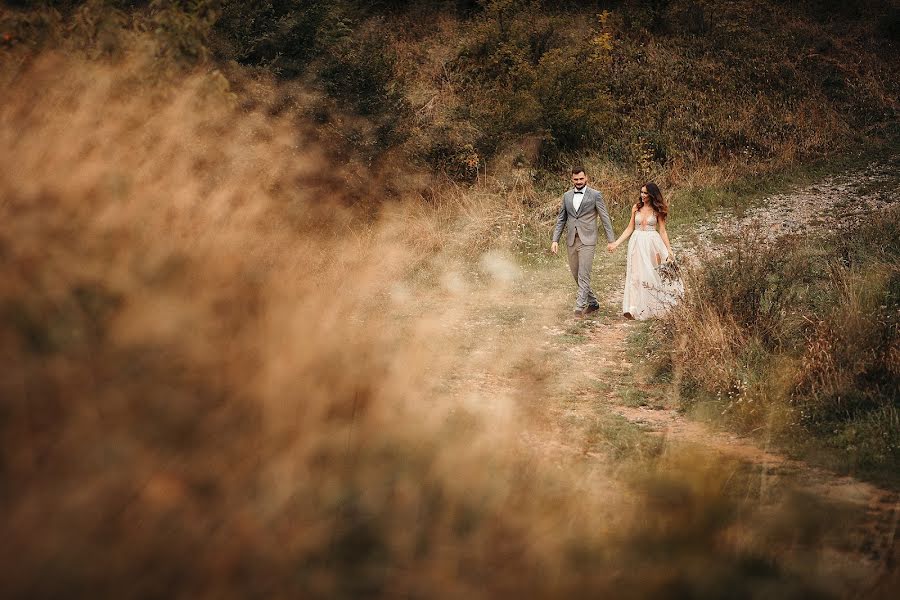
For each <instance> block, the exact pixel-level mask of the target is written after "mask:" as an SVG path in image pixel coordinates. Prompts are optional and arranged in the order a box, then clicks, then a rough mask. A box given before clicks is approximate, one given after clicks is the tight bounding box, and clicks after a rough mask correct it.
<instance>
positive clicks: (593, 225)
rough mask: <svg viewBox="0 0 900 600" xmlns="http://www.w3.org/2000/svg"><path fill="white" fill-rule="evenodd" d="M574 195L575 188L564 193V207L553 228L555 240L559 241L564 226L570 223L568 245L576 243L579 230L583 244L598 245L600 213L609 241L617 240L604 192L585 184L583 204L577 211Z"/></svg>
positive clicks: (560, 210)
mask: <svg viewBox="0 0 900 600" xmlns="http://www.w3.org/2000/svg"><path fill="white" fill-rule="evenodd" d="M574 196H575V188H572V189H571V190H569V191H568V192H566V193H565V194H563V198H562V207H561V208H560V209H559V215H558V216H557V217H556V229H554V230H553V241H554V242H558V241H559V238H560V236H562V230H563V227H565V226H566V223H568V225H569V228H568V229H569V231H568V235H567V236H566V244H567V245H569V246H572V245H573V244H575V232H578V237H579V238H580V239H581V243H582V244H584V245H585V246H596V245H597V216H598V215H599V216H600V220H601V221H602V222H603V229H605V230H606V239H607V241H609V242H613V241H615V239H616V238H615V236H614V235H613V228H612V222H611V221H610V220H609V213H608V212H607V211H606V204H605V203H604V202H603V194H601V193H600V192H599V191H598V190H595V189H594V188H591V187H588V186H585V188H584V198H583V199H582V200H581V205H580V206H579V207H578V210H577V211H576V210H575V205H574V204H573V203H572V199H573V198H574Z"/></svg>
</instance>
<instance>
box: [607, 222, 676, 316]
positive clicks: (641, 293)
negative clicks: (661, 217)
mask: <svg viewBox="0 0 900 600" xmlns="http://www.w3.org/2000/svg"><path fill="white" fill-rule="evenodd" d="M668 258H669V250H668V249H667V248H666V245H665V243H664V242H663V241H662V237H660V235H659V232H658V231H656V230H655V229H649V230H640V229H636V230H635V231H634V233H632V234H631V239H629V240H628V262H627V267H626V269H625V295H624V297H623V298H622V314H630V315H631V316H632V317H634V318H635V319H639V320H644V319H650V318H653V317H658V316H660V315H662V314H663V313H665V312H666V311H667V310H668V309H669V308H671V307H672V306H673V305H674V304H675V303H676V302H677V301H678V299H679V298H680V297H681V295H682V294H683V293H684V287H683V285H682V283H681V282H680V281H666V280H664V279H663V278H662V277H661V276H660V274H659V271H657V270H656V267H657V266H658V265H659V264H660V263H662V262H664V261H665V260H666V259H668Z"/></svg>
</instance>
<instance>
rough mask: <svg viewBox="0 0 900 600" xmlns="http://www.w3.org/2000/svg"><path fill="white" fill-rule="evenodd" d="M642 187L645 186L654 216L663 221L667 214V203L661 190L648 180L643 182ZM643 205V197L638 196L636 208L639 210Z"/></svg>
mask: <svg viewBox="0 0 900 600" xmlns="http://www.w3.org/2000/svg"><path fill="white" fill-rule="evenodd" d="M643 187H645V188H647V193H648V194H650V207H651V208H652V209H653V212H655V213H656V217H657V218H658V219H659V220H660V221H665V220H666V217H667V216H669V205H668V204H666V201H665V200H663V195H662V192H661V191H659V186H658V185H656V184H655V183H653V182H652V181H650V182H648V183H645V184H644V186H643ZM643 206H644V198H643V196H641V197H639V198H638V203H637V209H638V210H641V208H642V207H643Z"/></svg>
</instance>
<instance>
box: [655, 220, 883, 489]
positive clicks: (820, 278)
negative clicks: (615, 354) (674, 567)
mask: <svg viewBox="0 0 900 600" xmlns="http://www.w3.org/2000/svg"><path fill="white" fill-rule="evenodd" d="M898 217H900V209H897V208H894V209H891V210H890V211H889V214H888V215H883V216H881V217H878V218H877V219H873V220H871V221H869V222H867V223H865V224H863V225H862V226H861V227H860V228H859V231H858V233H856V234H854V235H847V234H845V233H841V234H838V235H835V236H834V237H832V238H830V239H828V240H827V241H826V243H821V242H817V241H815V240H799V239H793V240H785V241H782V242H781V243H778V244H775V245H772V246H766V245H765V244H761V243H760V242H759V240H757V239H754V238H752V237H748V238H744V239H738V240H733V241H732V243H731V244H729V245H728V249H727V250H726V251H725V252H724V253H722V254H721V255H720V256H710V257H706V259H705V260H704V262H703V263H702V264H703V266H702V268H699V269H698V270H696V271H694V272H690V273H689V276H688V282H687V283H686V289H687V294H686V297H685V299H684V302H683V303H682V304H680V305H679V306H678V307H677V308H676V309H675V310H673V311H672V313H671V314H670V315H669V317H668V318H667V320H666V322H665V324H664V327H663V329H662V331H661V332H660V334H659V335H660V336H665V335H669V336H671V338H672V341H671V342H664V341H663V340H662V339H658V340H657V341H656V348H657V350H656V352H657V356H658V357H659V360H660V364H659V368H660V369H666V370H672V371H674V372H675V373H676V374H677V375H678V377H676V378H677V379H679V380H680V385H681V388H682V390H681V391H682V394H683V398H684V401H685V402H686V403H687V404H691V403H694V402H697V401H705V402H712V403H713V404H714V405H716V406H717V407H718V409H717V411H718V412H720V413H723V414H725V415H726V418H727V420H728V421H729V422H730V423H732V424H733V425H735V426H737V427H739V428H742V429H745V430H747V431H750V430H754V431H758V430H760V429H766V430H767V431H769V432H770V433H773V434H774V435H775V436H776V437H778V438H780V439H781V440H782V441H784V442H785V443H787V444H788V445H789V446H792V447H795V448H796V447H804V446H809V447H817V448H818V449H820V450H821V449H824V450H826V451H828V452H831V453H833V454H832V456H838V455H840V454H841V453H843V458H842V459H841V462H842V466H844V467H859V468H863V469H867V470H870V471H873V472H876V473H881V474H884V473H891V472H893V471H895V470H896V467H897V466H898V464H900V430H898V428H897V427H896V424H897V419H898V411H900V361H898V348H900V251H898V249H897V245H896V240H897V239H898V237H900V225H898ZM891 240H893V241H891ZM670 347H671V348H674V349H673V351H672V352H671V353H669V352H665V351H664V349H665V348H670ZM776 415H777V416H776ZM773 428H774V430H773Z"/></svg>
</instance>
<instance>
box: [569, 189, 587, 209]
mask: <svg viewBox="0 0 900 600" xmlns="http://www.w3.org/2000/svg"><path fill="white" fill-rule="evenodd" d="M584 187H587V186H584ZM583 199H584V188H581V189H580V190H579V189H577V188H576V189H575V195H574V196H572V205H573V206H574V207H575V212H578V208H579V207H580V206H581V201H582V200H583Z"/></svg>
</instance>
